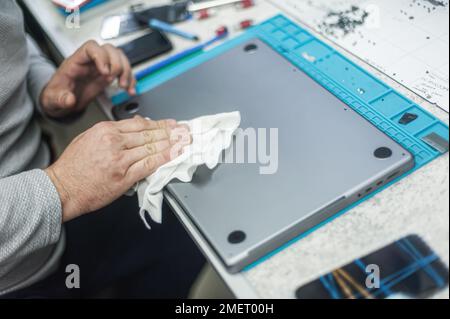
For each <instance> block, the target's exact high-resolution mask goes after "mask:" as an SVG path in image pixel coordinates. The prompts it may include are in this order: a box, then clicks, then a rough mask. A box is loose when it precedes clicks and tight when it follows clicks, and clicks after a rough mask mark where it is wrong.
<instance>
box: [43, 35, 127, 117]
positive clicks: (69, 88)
mask: <svg viewBox="0 0 450 319" xmlns="http://www.w3.org/2000/svg"><path fill="white" fill-rule="evenodd" d="M115 79H118V83H119V86H120V87H121V88H123V89H125V90H127V91H128V93H129V94H130V95H135V94H136V91H135V85H136V80H135V79H134V76H133V74H132V71H131V66H130V63H129V61H128V59H127V57H126V56H125V54H124V53H123V52H122V51H121V50H120V49H117V48H115V47H113V46H112V45H110V44H106V45H103V46H99V45H98V44H97V42H95V41H89V42H86V43H85V44H84V45H83V46H82V47H81V48H79V49H78V50H77V51H76V52H75V53H74V54H73V55H72V56H71V57H69V58H68V59H66V60H65V61H64V62H63V63H62V64H61V66H60V67H59V68H58V70H57V71H56V73H55V74H54V75H53V77H52V78H51V79H50V81H49V83H48V84H47V86H46V87H45V88H44V90H43V91H42V93H41V96H40V103H41V106H42V108H43V111H44V112H45V113H46V114H47V115H49V116H51V117H55V118H58V117H63V116H66V115H69V114H71V113H77V112H81V111H82V110H84V109H85V108H86V106H87V105H88V104H89V103H90V102H91V101H92V100H93V99H94V98H96V97H97V96H98V95H99V94H100V93H102V92H103V91H104V90H105V89H106V88H107V87H108V86H109V85H110V84H111V83H112V82H113V81H114V80H115Z"/></svg>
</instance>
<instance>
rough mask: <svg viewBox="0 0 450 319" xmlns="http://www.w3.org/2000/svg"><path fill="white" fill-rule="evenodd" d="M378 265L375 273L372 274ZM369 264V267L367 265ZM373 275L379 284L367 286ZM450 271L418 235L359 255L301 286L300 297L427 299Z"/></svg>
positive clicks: (447, 279)
mask: <svg viewBox="0 0 450 319" xmlns="http://www.w3.org/2000/svg"><path fill="white" fill-rule="evenodd" d="M374 266H375V267H377V269H378V273H371V271H372V270H373V269H375V268H373V267H374ZM368 267H369V268H368ZM374 275H378V276H379V285H375V286H369V287H368V285H367V280H368V278H369V276H372V277H370V278H369V282H372V279H374V277H373V276H374ZM448 281H449V271H448V268H447V267H446V266H445V265H444V263H443V262H442V261H441V260H440V258H439V257H438V256H437V255H436V253H435V252H434V251H433V250H432V249H431V248H430V247H429V246H428V245H427V244H426V243H425V242H424V241H423V240H422V239H421V238H420V237H419V236H417V235H411V236H407V237H404V238H402V239H400V240H398V241H396V242H395V243H393V244H390V245H388V246H386V247H384V248H381V249H379V250H377V251H375V252H373V253H371V254H369V255H367V256H365V257H362V258H359V259H357V260H355V261H354V262H352V263H350V264H347V265H345V266H343V267H341V268H339V269H335V270H334V271H332V272H330V273H328V274H326V275H324V276H322V277H320V278H319V279H317V280H314V281H312V282H310V283H309V284H306V285H305V286H303V287H300V288H299V289H298V290H297V291H296V297H297V298H299V299H386V298H426V297H429V296H431V295H432V294H434V293H435V292H437V291H439V290H440V289H444V288H445V287H447V286H448Z"/></svg>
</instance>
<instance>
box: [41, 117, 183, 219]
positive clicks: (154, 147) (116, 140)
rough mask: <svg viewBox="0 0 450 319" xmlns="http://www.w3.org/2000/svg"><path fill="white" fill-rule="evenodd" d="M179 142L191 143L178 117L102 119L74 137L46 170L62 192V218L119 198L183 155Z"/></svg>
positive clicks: (70, 217) (85, 211)
mask: <svg viewBox="0 0 450 319" xmlns="http://www.w3.org/2000/svg"><path fill="white" fill-rule="evenodd" d="M174 132H176V134H173V133H174ZM180 132H184V133H180ZM185 136H187V137H188V138H187V139H186V138H185ZM180 143H182V144H184V145H187V144H190V143H191V138H190V132H189V130H188V128H187V127H186V126H183V125H178V124H177V123H176V122H175V121H174V120H164V121H158V122H155V121H152V120H147V119H144V118H142V117H139V116H137V117H135V118H133V119H129V120H124V121H120V122H102V123H99V124H97V125H95V126H94V127H92V128H91V129H89V130H87V131H86V132H84V133H83V134H81V135H80V136H78V137H77V138H75V140H74V141H73V142H72V143H71V144H70V145H69V146H68V147H67V149H66V150H65V152H64V153H63V154H62V156H61V157H60V158H59V159H58V160H57V161H56V162H55V163H54V164H53V165H52V166H50V167H49V168H48V169H46V173H47V174H48V175H49V177H50V178H51V180H52V182H53V184H54V185H55V187H56V189H57V191H58V193H59V195H60V199H61V203H62V208H63V222H66V221H69V220H71V219H74V218H76V217H78V216H81V215H83V214H86V213H89V212H92V211H95V210H98V209H100V208H102V207H104V206H106V205H108V204H110V203H111V202H113V201H114V200H116V199H117V198H118V197H120V196H121V195H122V194H124V193H125V192H127V191H128V190H129V189H130V188H131V187H132V186H133V185H134V184H135V183H136V182H138V181H140V180H142V179H144V178H146V177H147V176H150V175H151V174H152V173H154V172H155V171H156V170H157V169H158V168H159V167H160V166H162V165H164V164H165V163H167V162H169V161H170V160H172V159H173V158H172V157H174V156H178V155H179V154H180V152H176V153H175V152H174V151H173V149H174V148H175V146H177V147H179V146H180V145H179V144H180ZM178 149H179V150H180V151H181V148H178Z"/></svg>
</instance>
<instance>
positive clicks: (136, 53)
mask: <svg viewBox="0 0 450 319" xmlns="http://www.w3.org/2000/svg"><path fill="white" fill-rule="evenodd" d="M120 48H121V49H122V50H123V51H124V53H125V55H126V56H127V57H128V59H129V60H130V63H131V65H132V66H134V65H136V64H139V63H142V62H145V61H147V60H149V59H151V58H154V57H156V56H158V55H161V54H164V53H167V52H169V51H170V50H172V44H171V43H170V41H169V39H167V37H166V36H165V35H163V34H162V33H161V32H159V31H156V30H154V31H152V32H151V33H149V34H147V35H144V36H143V37H140V38H138V39H136V40H133V41H131V42H129V43H127V44H125V45H123V46H121V47H120Z"/></svg>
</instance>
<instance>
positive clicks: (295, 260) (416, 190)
mask: <svg viewBox="0 0 450 319" xmlns="http://www.w3.org/2000/svg"><path fill="white" fill-rule="evenodd" d="M22 2H23V3H24V4H25V5H26V6H27V9H28V10H29V11H30V12H31V14H32V15H33V16H34V17H35V19H36V20H37V22H38V23H39V25H40V26H41V28H42V29H43V31H44V32H45V33H46V36H47V38H48V39H49V40H50V41H51V42H52V44H53V46H54V47H55V48H56V49H57V50H58V51H59V53H60V54H61V55H62V56H63V57H68V56H69V55H71V54H72V53H73V52H74V51H75V50H76V49H77V48H78V47H79V46H80V45H81V44H83V43H84V42H85V41H87V40H89V39H95V40H97V41H99V42H101V43H102V42H104V41H102V40H101V38H100V27H101V23H102V20H103V18H104V17H105V16H107V15H112V14H116V13H124V12H126V11H127V8H128V7H129V6H130V5H131V4H132V3H148V4H155V5H158V4H165V3H167V2H166V1H160V0H141V1H120V0H115V1H111V3H108V4H104V5H101V6H99V7H97V8H94V9H91V10H90V11H89V12H86V13H85V14H82V18H81V25H80V28H79V29H70V28H67V27H66V25H65V17H63V16H62V15H61V14H60V13H58V12H57V11H56V10H55V8H54V6H53V5H52V4H51V2H50V0H23V1H22ZM278 13H280V11H279V10H278V9H277V8H276V7H274V6H272V5H271V4H269V3H268V2H266V1H265V0H259V1H257V6H256V7H254V8H251V9H246V10H241V11H239V12H236V11H235V10H231V9H224V10H220V11H219V13H218V15H217V16H215V17H213V18H211V19H208V20H204V21H195V20H192V21H188V22H185V23H183V24H180V26H182V27H183V29H185V30H188V31H193V32H195V33H197V34H199V35H200V36H201V38H202V39H208V38H210V37H211V36H213V33H214V30H216V29H217V28H218V27H220V26H221V25H226V26H228V27H229V28H231V29H233V26H235V25H237V24H238V23H239V22H240V21H242V20H244V19H249V18H252V19H254V20H255V22H260V21H263V20H265V19H267V18H270V17H271V16H274V15H275V14H278ZM297 22H298V23H300V24H301V22H300V21H297ZM304 27H305V26H304ZM306 28H307V27H306ZM307 29H308V28H307ZM233 33H235V32H234V31H233V32H232V35H231V36H233V35H234V34H233ZM313 33H314V32H313ZM138 35H139V33H138V34H135V35H133V37H136V36H138ZM319 37H320V36H319ZM170 38H171V40H172V42H173V44H174V47H175V50H174V51H172V52H171V53H169V54H174V53H175V52H177V51H181V50H183V49H185V48H188V47H190V46H192V45H193V44H192V42H190V41H187V40H183V39H180V38H178V37H170ZM320 38H321V37H320ZM322 39H323V38H322ZM128 40H130V37H125V38H121V39H120V40H116V41H111V43H112V44H115V45H118V44H122V43H123V42H126V41H128ZM323 40H325V39H323ZM325 41H326V40H325ZM326 42H328V41H326ZM343 53H344V54H346V55H347V56H349V54H348V53H345V52H343ZM162 58H164V56H163V57H160V58H158V59H156V60H152V61H151V62H150V63H155V62H156V61H158V60H159V59H162ZM349 58H350V59H352V60H353V61H355V62H357V63H359V64H360V65H362V66H363V67H364V68H366V69H368V70H370V71H372V72H373V73H375V74H377V76H378V77H379V78H381V79H382V80H383V81H385V82H387V83H388V84H389V85H391V86H392V87H394V88H396V89H397V90H399V91H400V92H402V93H404V94H405V95H407V96H408V97H409V98H411V99H412V100H414V101H415V102H416V103H418V104H419V105H421V106H422V107H424V108H425V109H427V110H428V111H430V112H431V113H433V114H434V115H435V116H437V117H438V118H439V119H441V120H442V121H444V122H445V123H447V124H448V122H449V116H448V113H446V112H444V111H443V110H441V109H439V108H438V107H436V106H434V105H431V104H429V103H428V102H426V101H424V100H422V99H421V98H420V97H418V96H417V95H415V94H413V93H411V92H410V91H409V90H407V89H406V88H404V87H402V86H400V85H399V84H397V83H396V82H394V81H392V80H391V79H390V78H388V77H386V76H385V75H383V74H380V73H379V72H377V71H376V70H374V69H373V68H371V67H370V66H368V65H367V64H365V63H363V62H361V61H360V60H359V59H357V58H355V57H354V56H351V55H350V56H349ZM145 66H146V65H143V66H140V67H141V68H142V67H145ZM99 103H100V106H101V108H102V109H103V110H104V111H105V113H106V115H107V116H108V117H110V118H112V117H111V112H110V110H111V107H112V105H111V103H110V102H109V100H108V99H107V98H105V97H101V98H99ZM180 103H182V102H180ZM166 199H167V200H168V201H169V203H170V204H171V205H172V206H173V208H174V211H175V213H176V215H177V216H178V217H179V219H180V221H181V222H182V223H183V224H184V226H185V227H186V229H187V230H188V232H189V233H190V235H191V237H192V238H193V240H194V241H195V242H196V243H197V244H198V245H199V247H200V248H201V250H202V251H203V253H204V254H205V256H206V258H207V259H208V260H209V261H210V263H211V264H212V266H213V267H214V268H215V269H216V271H217V272H218V273H219V275H220V276H221V277H222V279H223V280H224V281H225V283H226V284H227V285H228V286H229V288H230V289H231V290H232V291H233V293H234V294H235V295H236V296H237V297H239V298H294V293H295V290H296V289H297V288H299V287H300V286H302V285H304V284H306V283H308V282H310V281H311V280H314V279H316V278H318V277H319V276H320V275H323V274H326V273H328V272H330V271H332V270H333V269H335V268H337V267H340V266H343V265H345V264H347V263H349V262H351V261H352V260H354V259H356V258H359V257H363V256H364V255H366V254H368V253H370V252H372V251H374V250H376V249H378V248H381V247H383V246H385V245H387V244H389V243H391V242H393V241H394V240H396V239H399V238H401V237H403V236H406V235H410V234H418V235H420V236H421V237H422V238H423V239H424V240H425V241H426V242H427V243H428V244H429V245H430V246H431V247H432V249H433V250H435V252H436V253H437V254H438V255H439V256H440V257H441V258H442V259H443V261H444V263H445V264H446V265H447V266H448V265H449V155H448V154H446V155H444V156H442V157H440V158H439V159H437V160H435V161H433V162H432V163H430V164H428V165H427V166H425V167H423V168H422V169H420V170H418V171H416V172H415V173H413V174H411V175H409V176H408V177H406V178H404V179H402V180H401V181H400V182H398V183H396V184H395V185H393V186H391V187H389V188H388V189H386V190H384V191H382V192H381V193H378V194H377V195H375V196H374V197H372V198H370V199H368V200H367V201H365V202H364V203H362V204H361V205H358V206H357V207H355V208H353V209H352V210H350V211H349V212H347V213H346V214H344V215H343V216H341V217H339V218H337V219H335V220H333V221H332V222H330V223H328V224H326V225H325V226H323V227H321V228H319V229H318V230H316V231H314V232H313V233H312V234H310V235H308V236H307V237H305V238H303V239H301V240H299V241H296V242H295V243H293V244H292V245H290V246H289V247H287V248H285V249H283V250H282V251H281V252H279V253H277V254H275V255H274V256H272V257H271V258H269V259H267V260H265V261H264V262H262V263H260V264H258V265H257V266H256V267H253V268H251V269H250V270H247V271H245V272H242V273H239V274H235V275H232V274H229V273H228V272H227V270H226V269H225V268H224V266H223V265H222V264H221V262H220V260H219V259H218V258H217V256H216V255H215V253H214V252H213V250H212V248H211V247H210V246H209V245H208V243H207V242H206V241H205V240H204V238H203V237H202V235H201V234H200V233H199V232H198V231H197V230H196V228H195V227H194V225H193V224H192V223H191V221H190V219H189V218H188V217H187V215H186V214H185V213H184V212H183V210H182V209H181V208H180V207H179V206H178V204H177V203H176V202H175V201H174V200H173V199H172V198H171V197H170V196H169V195H168V194H166ZM136 213H137V212H136ZM274 213H276V212H274ZM435 297H436V298H449V290H448V287H447V289H445V290H444V291H441V292H440V293H438V294H437V295H436V296H435Z"/></svg>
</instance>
